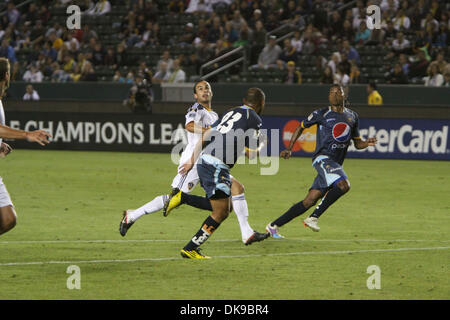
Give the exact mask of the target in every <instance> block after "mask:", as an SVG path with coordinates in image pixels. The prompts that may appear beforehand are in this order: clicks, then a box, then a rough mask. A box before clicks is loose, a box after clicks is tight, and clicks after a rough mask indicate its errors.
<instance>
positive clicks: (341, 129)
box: [332, 122, 350, 142]
mask: <svg viewBox="0 0 450 320" xmlns="http://www.w3.org/2000/svg"><path fill="white" fill-rule="evenodd" d="M332 132H333V138H334V140H336V141H338V142H346V141H347V140H348V139H349V137H350V126H349V125H348V124H346V123H345V122H339V123H336V124H335V125H334V126H333V131H332Z"/></svg>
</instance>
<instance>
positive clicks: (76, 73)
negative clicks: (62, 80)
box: [70, 64, 81, 82]
mask: <svg viewBox="0 0 450 320" xmlns="http://www.w3.org/2000/svg"><path fill="white" fill-rule="evenodd" d="M80 78H81V67H80V65H79V64H77V65H76V66H75V67H74V68H73V71H72V72H71V73H70V79H71V80H72V81H73V82H78V81H79V80H80Z"/></svg>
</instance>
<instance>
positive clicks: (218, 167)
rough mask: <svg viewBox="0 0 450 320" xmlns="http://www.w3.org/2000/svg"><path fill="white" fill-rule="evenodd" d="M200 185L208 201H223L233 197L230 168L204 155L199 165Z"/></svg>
mask: <svg viewBox="0 0 450 320" xmlns="http://www.w3.org/2000/svg"><path fill="white" fill-rule="evenodd" d="M197 172H198V176H199V178H200V184H201V186H202V188H203V189H204V190H205V192H206V197H207V198H208V199H223V198H228V197H230V196H231V184H232V182H231V176H230V168H229V167H228V166H227V165H226V164H224V163H223V162H222V161H220V160H219V159H217V158H215V157H213V156H211V155H208V154H204V155H201V158H200V161H198V163H197Z"/></svg>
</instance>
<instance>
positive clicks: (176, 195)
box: [163, 191, 181, 217]
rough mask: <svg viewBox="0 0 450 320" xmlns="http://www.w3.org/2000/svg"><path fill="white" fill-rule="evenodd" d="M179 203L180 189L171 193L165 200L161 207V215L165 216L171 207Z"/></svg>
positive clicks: (175, 206) (173, 207)
mask: <svg viewBox="0 0 450 320" xmlns="http://www.w3.org/2000/svg"><path fill="white" fill-rule="evenodd" d="M180 204H181V191H178V192H177V193H172V194H170V196H169V200H167V201H166V203H165V204H164V208H163V216H164V217H167V216H168V215H169V213H170V211H172V210H173V209H175V208H177V207H178V206H180Z"/></svg>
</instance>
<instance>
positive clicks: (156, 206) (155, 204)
mask: <svg viewBox="0 0 450 320" xmlns="http://www.w3.org/2000/svg"><path fill="white" fill-rule="evenodd" d="M166 197H167V195H163V196H157V197H156V198H155V199H153V200H152V201H150V202H148V203H146V204H144V205H143V206H142V207H140V208H138V209H136V210H133V211H131V212H130V215H129V217H130V219H131V220H132V221H136V220H137V219H139V218H140V217H142V216H143V215H144V214H149V213H153V212H156V211H159V210H161V209H162V208H164V199H165V198H166Z"/></svg>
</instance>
